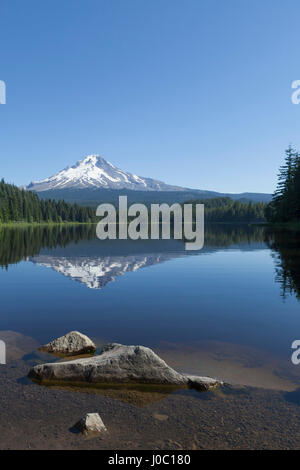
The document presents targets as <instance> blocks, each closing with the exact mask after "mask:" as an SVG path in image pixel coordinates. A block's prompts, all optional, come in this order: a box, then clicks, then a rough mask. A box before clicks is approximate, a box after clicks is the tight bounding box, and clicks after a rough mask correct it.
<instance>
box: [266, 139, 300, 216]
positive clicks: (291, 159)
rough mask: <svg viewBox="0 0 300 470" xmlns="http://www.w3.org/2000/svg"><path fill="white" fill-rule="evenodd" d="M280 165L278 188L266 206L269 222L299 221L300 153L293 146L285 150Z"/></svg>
mask: <svg viewBox="0 0 300 470" xmlns="http://www.w3.org/2000/svg"><path fill="white" fill-rule="evenodd" d="M285 155H286V156H285V162H284V165H283V166H281V167H280V170H279V175H278V184H277V189H276V191H275V193H274V195H273V199H272V201H271V202H270V204H268V206H267V208H266V218H267V220H268V221H269V222H272V223H276V222H280V223H281V222H283V223H285V222H299V220H300V154H299V153H298V152H297V151H296V150H295V149H293V148H292V147H291V146H289V148H288V149H287V150H286V151H285Z"/></svg>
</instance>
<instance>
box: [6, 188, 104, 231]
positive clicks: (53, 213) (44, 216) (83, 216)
mask: <svg viewBox="0 0 300 470" xmlns="http://www.w3.org/2000/svg"><path fill="white" fill-rule="evenodd" d="M95 219H96V216H95V210H94V209H92V208H91V207H81V206H79V205H78V204H69V203H67V202H65V201H63V200H60V201H55V200H54V199H39V197H38V195H37V194H35V193H33V192H31V191H25V190H24V189H19V188H18V187H17V186H15V185H12V184H7V183H5V181H4V180H3V179H2V180H1V181H0V223H7V222H29V223H33V222H38V223H41V222H47V223H61V222H79V223H88V222H93V221H94V220H95Z"/></svg>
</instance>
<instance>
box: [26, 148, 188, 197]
mask: <svg viewBox="0 0 300 470" xmlns="http://www.w3.org/2000/svg"><path fill="white" fill-rule="evenodd" d="M87 188H106V189H133V190H140V191H177V190H178V191H180V190H183V188H180V187H178V186H170V185H168V184H165V183H163V182H161V181H157V180H154V179H152V178H142V177H140V176H136V175H134V174H132V173H128V172H126V171H123V170H120V169H119V168H117V167H115V166H114V165H113V164H112V163H110V162H108V161H107V160H105V159H104V158H102V157H100V155H88V156H87V157H86V158H84V159H83V160H81V161H79V162H77V163H76V165H74V166H71V167H67V168H65V169H64V170H62V171H60V172H58V173H56V174H55V175H53V176H51V177H50V178H46V179H45V180H42V181H38V182H32V183H30V184H29V185H28V186H27V187H26V189H28V190H33V191H47V190H52V189H87Z"/></svg>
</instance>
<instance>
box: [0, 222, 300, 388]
mask: <svg viewBox="0 0 300 470" xmlns="http://www.w3.org/2000/svg"><path fill="white" fill-rule="evenodd" d="M0 240H1V247H0V264H1V267H2V269H1V270H0V286H1V327H0V330H2V331H7V330H9V331H13V332H17V333H20V334H22V335H25V336H26V337H30V338H33V339H34V340H35V341H36V342H37V343H39V344H44V343H48V342H49V341H50V340H52V339H54V338H56V337H58V336H61V335H63V334H65V333H67V332H68V331H71V330H79V331H81V332H83V333H85V334H86V335H88V336H90V337H91V338H92V339H94V340H95V341H96V343H97V344H98V345H99V347H101V345H103V344H105V343H107V342H118V343H123V344H142V345H145V346H149V347H151V348H153V349H154V350H155V351H156V352H158V353H159V354H160V355H161V356H162V357H163V358H164V359H166V360H167V362H168V363H169V364H170V365H172V366H174V367H176V368H177V369H178V370H181V371H184V372H189V373H196V374H202V375H213V376H216V377H218V378H222V379H224V380H226V381H229V382H231V383H237V384H244V385H254V386H260V387H265V388H270V389H278V390H292V389H294V388H295V387H296V385H297V383H298V381H299V372H300V365H299V366H298V367H297V366H294V365H293V364H292V363H291V352H292V350H291V344H292V342H293V341H294V340H295V339H298V337H299V338H300V308H299V293H300V250H299V246H300V245H299V242H300V232H299V233H297V232H289V231H284V230H277V231H270V230H269V229H266V228H264V227H259V226H257V227H254V226H247V225H241V226H235V225H211V226H207V227H206V231H205V245H204V248H203V249H202V250H201V251H198V252H197V251H195V252H194V251H185V250H184V243H182V242H181V241H175V240H165V241H161V240H147V241H130V240H124V241H118V240H113V241H100V240H98V239H97V238H96V235H95V227H94V226H78V227H75V226H69V227H67V226H65V227H59V226H54V227H52V228H49V227H48V228H47V227H36V228H17V229H13V228H11V229H1V230H0ZM0 339H1V337H0ZM8 349H9V348H8ZM8 352H9V351H8Z"/></svg>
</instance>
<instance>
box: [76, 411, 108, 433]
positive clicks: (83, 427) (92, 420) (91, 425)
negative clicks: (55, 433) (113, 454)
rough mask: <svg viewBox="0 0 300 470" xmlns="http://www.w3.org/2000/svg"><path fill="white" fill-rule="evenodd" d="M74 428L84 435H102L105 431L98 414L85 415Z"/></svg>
mask: <svg viewBox="0 0 300 470" xmlns="http://www.w3.org/2000/svg"><path fill="white" fill-rule="evenodd" d="M75 428H77V429H78V430H79V431H81V432H82V433H84V434H90V433H92V434H96V433H97V434H104V433H106V432H107V429H106V427H105V425H104V423H103V421H102V419H101V417H100V415H99V414H98V413H87V414H86V415H85V416H84V417H83V418H81V420H80V421H78V423H76V424H75Z"/></svg>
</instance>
